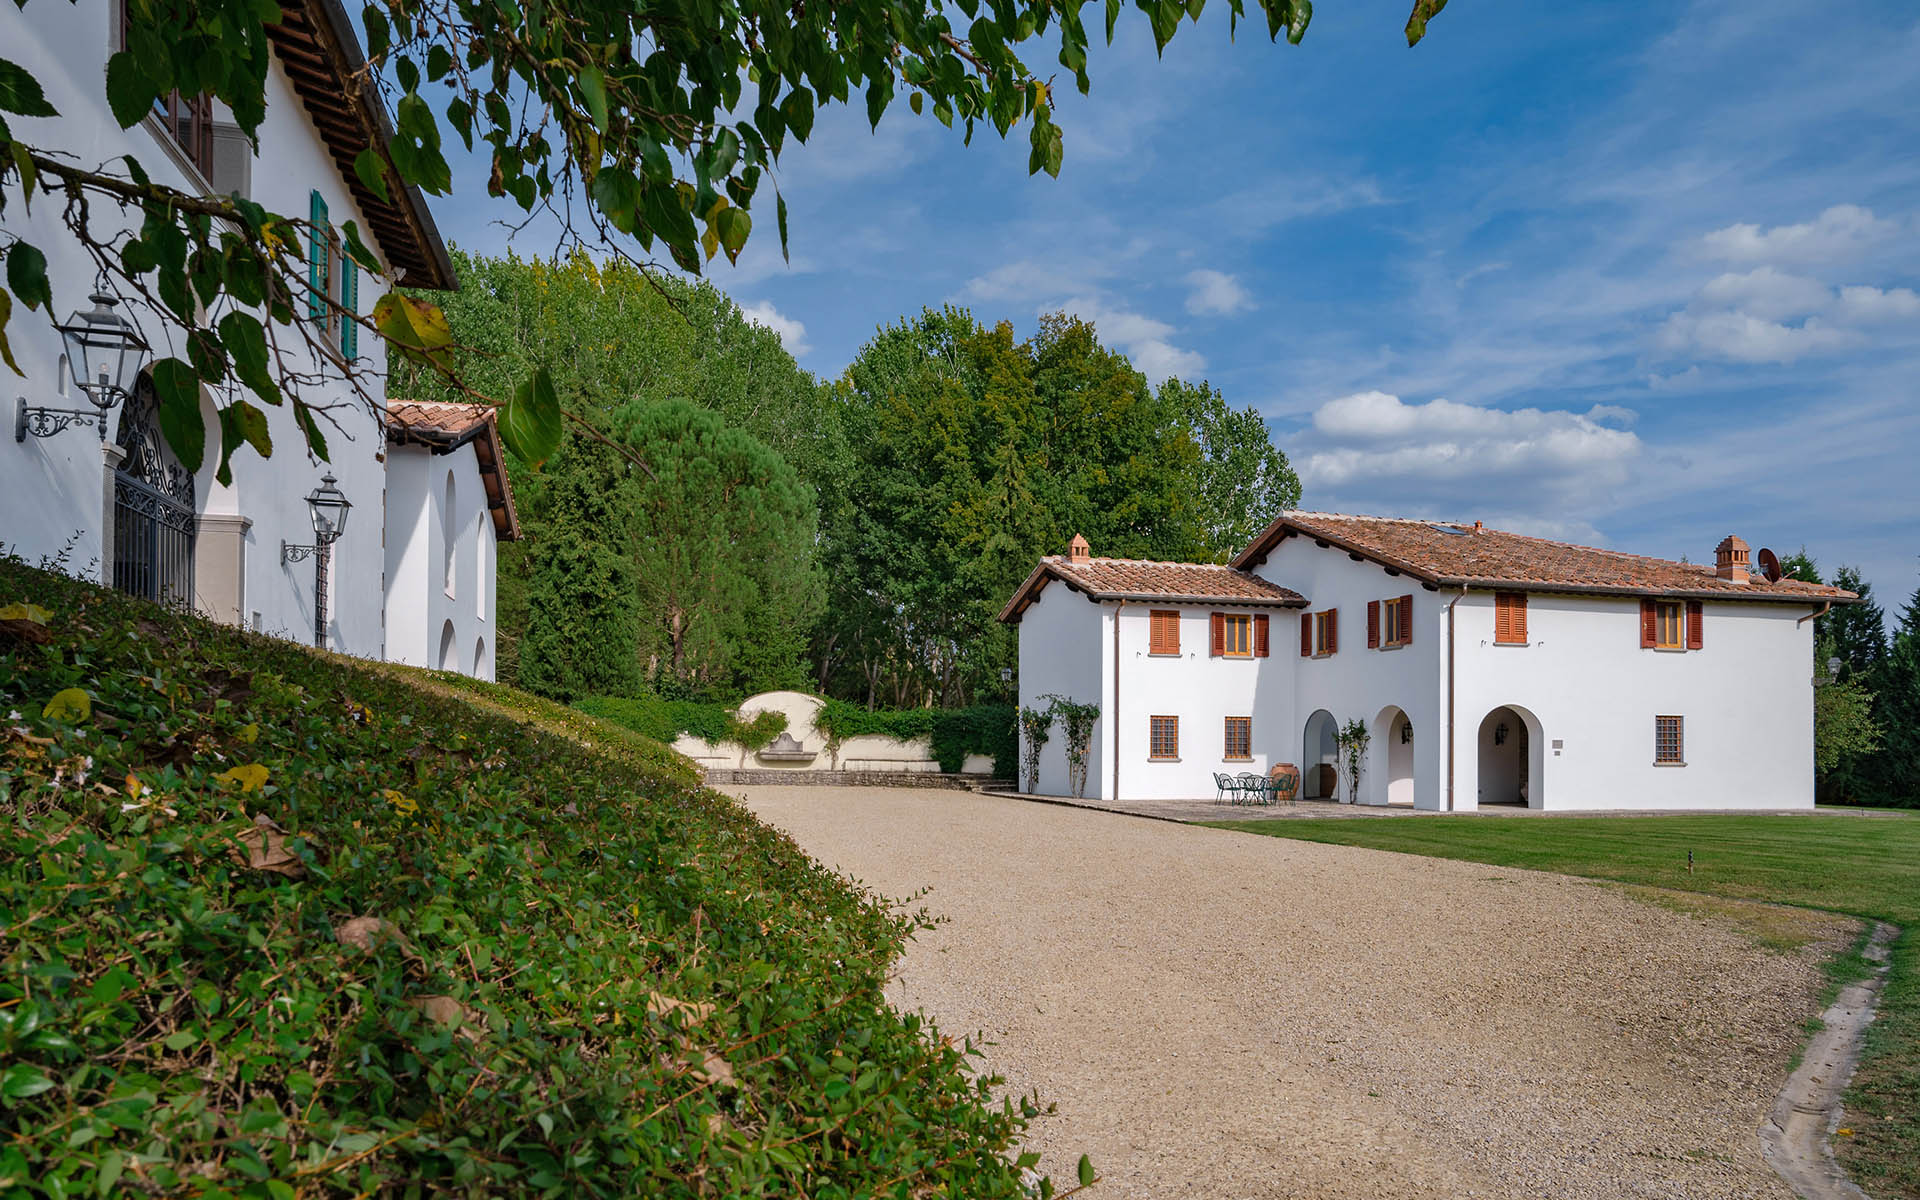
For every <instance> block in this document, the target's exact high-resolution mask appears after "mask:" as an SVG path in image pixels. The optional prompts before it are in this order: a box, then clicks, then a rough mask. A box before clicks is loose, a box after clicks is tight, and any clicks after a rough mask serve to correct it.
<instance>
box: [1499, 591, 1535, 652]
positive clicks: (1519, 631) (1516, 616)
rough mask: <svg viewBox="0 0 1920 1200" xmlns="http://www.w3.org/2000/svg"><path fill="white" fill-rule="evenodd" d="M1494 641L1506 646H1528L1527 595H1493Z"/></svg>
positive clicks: (1512, 593)
mask: <svg viewBox="0 0 1920 1200" xmlns="http://www.w3.org/2000/svg"><path fill="white" fill-rule="evenodd" d="M1493 640H1494V641H1495V642H1498V643H1501V644H1504V645H1520V646H1524V645H1526V644H1527V594H1526V593H1525V592H1495V593H1494V594H1493Z"/></svg>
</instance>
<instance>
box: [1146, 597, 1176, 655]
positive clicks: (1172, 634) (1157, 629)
mask: <svg viewBox="0 0 1920 1200" xmlns="http://www.w3.org/2000/svg"><path fill="white" fill-rule="evenodd" d="M1149 620H1150V632H1149V634H1148V637H1147V652H1148V653H1149V654H1178V653H1180V614H1179V613H1178V612H1174V611H1171V610H1168V609H1164V608H1157V609H1154V610H1153V613H1152V614H1151V617H1150V618H1149Z"/></svg>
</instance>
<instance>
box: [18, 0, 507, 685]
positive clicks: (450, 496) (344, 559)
mask: <svg viewBox="0 0 1920 1200" xmlns="http://www.w3.org/2000/svg"><path fill="white" fill-rule="evenodd" d="M123 13H124V9H123V5H122V4H121V3H119V2H118V0H109V2H107V3H86V4H34V5H29V6H27V7H26V8H25V9H20V8H16V7H0V45H4V46H5V47H6V52H5V53H6V57H7V58H9V59H12V60H14V61H16V62H19V63H20V64H22V65H23V66H25V67H26V68H27V69H28V70H29V71H31V72H32V73H33V74H34V76H35V77H36V78H38V79H39V80H40V82H41V84H42V85H43V86H44V88H45V89H46V93H47V99H48V100H49V102H50V103H51V104H52V105H53V106H54V108H55V109H57V110H58V111H59V113H60V116H58V117H48V118H27V117H20V116H15V115H13V114H8V121H9V122H10V123H11V124H12V127H13V128H14V130H15V131H16V132H17V133H18V135H19V136H21V137H22V138H25V139H28V140H30V141H32V142H34V143H36V144H38V145H42V146H54V147H58V148H60V149H61V150H63V151H65V152H67V153H70V154H72V155H73V156H75V158H77V159H78V160H79V161H80V162H82V163H84V164H87V165H90V166H91V165H93V164H99V163H107V164H111V163H112V161H113V160H114V159H116V158H118V157H119V156H122V155H128V154H131V155H133V156H134V157H135V158H137V159H138V160H139V162H140V163H141V165H142V166H143V167H144V168H145V170H146V171H147V172H148V174H149V175H150V176H152V178H153V179H154V180H155V181H156V182H162V183H166V184H169V185H171V186H174V187H176V188H180V189H182V190H185V191H188V192H197V193H202V194H219V195H224V194H229V193H235V192H237V193H239V194H241V195H242V196H244V197H247V198H250V199H252V200H255V201H257V202H258V203H260V204H262V205H264V206H266V207H267V208H268V209H270V210H272V211H275V212H281V213H287V214H293V215H297V216H301V217H310V218H312V219H313V220H315V221H319V222H326V223H330V224H332V225H333V226H334V227H335V228H336V229H337V228H338V227H339V226H340V225H341V224H342V223H343V222H345V221H347V220H349V219H351V220H355V221H357V222H358V225H359V228H360V229H361V230H363V231H365V233H366V234H367V235H368V237H367V242H368V245H369V247H370V248H371V249H372V250H373V251H374V252H375V254H376V255H377V256H378V257H379V258H380V260H381V263H382V266H383V267H384V268H385V270H384V277H381V276H374V275H370V274H368V273H367V272H364V271H361V270H359V269H358V268H357V267H356V266H355V265H354V264H353V263H352V262H351V261H349V260H347V259H346V258H345V256H344V255H343V254H341V253H339V252H338V250H337V249H330V248H328V247H326V246H324V245H322V246H320V247H317V248H316V250H317V251H318V252H319V254H320V255H321V259H322V260H323V261H322V262H321V264H320V266H319V267H318V268H316V269H317V270H318V271H319V272H320V277H321V278H323V279H324V280H325V281H326V287H327V289H328V292H329V294H330V295H331V296H333V297H334V298H335V299H336V300H338V301H339V302H340V303H342V304H343V305H346V306H348V307H351V308H354V309H356V310H357V311H359V312H362V313H367V312H370V311H371V310H372V308H373V306H374V304H375V303H376V302H377V301H378V300H379V299H380V297H381V295H382V293H383V292H384V291H385V290H386V288H387V287H388V286H389V283H390V282H393V283H399V284H404V285H407V286H410V287H421V288H433V289H442V290H446V289H452V288H454V287H455V286H456V285H457V281H456V280H455V279H454V276H453V268H452V265H451V263H450V262H449V260H448V256H447V251H446V247H445V245H444V244H443V243H442V241H441V238H440V235H439V233H438V231H437V230H436V228H435V226H434V222H433V217H432V214H431V213H430V212H429V211H428V209H427V206H426V203H425V200H424V199H423V198H422V197H421V195H420V194H419V192H418V191H417V190H415V189H412V188H401V187H397V186H396V187H391V188H390V189H389V194H390V197H391V198H390V199H389V200H382V199H380V198H379V197H378V196H377V195H375V194H374V193H373V192H372V191H371V190H370V189H368V188H367V187H366V185H365V184H363V183H362V182H361V181H360V180H359V178H358V176H357V175H356V174H355V172H354V169H353V162H354V159H355V157H356V156H357V155H358V154H359V153H360V152H361V151H362V150H363V149H365V148H366V147H367V146H369V145H373V146H375V147H384V146H385V145H386V144H387V143H388V141H389V140H390V138H391V136H392V126H391V122H390V120H389V117H388V114H387V112H386V110H385V109H384V107H383V106H382V105H381V103H380V101H379V98H378V96H377V95H375V94H374V93H373V92H371V91H370V90H368V89H364V88H362V87H361V86H360V85H359V83H358V81H357V79H356V78H355V73H356V72H358V71H359V70H360V69H361V68H363V67H364V65H365V61H364V58H363V56H362V53H361V49H360V45H359V41H358V37H357V34H356V33H355V30H354V25H353V21H352V19H351V18H350V17H348V15H347V13H346V10H345V9H344V8H343V7H342V6H341V4H340V3H339V0H285V2H284V3H283V4H282V17H283V19H282V21H281V22H280V23H279V24H277V25H271V26H268V33H269V38H270V41H271V43H272V47H273V54H272V57H271V62H270V66H269V71H268V77H267V86H266V98H267V104H266V117H265V120H264V121H263V122H262V124H261V126H260V130H259V149H258V151H257V153H256V152H255V150H254V148H253V146H252V145H250V144H249V143H248V141H247V139H246V137H245V136H244V135H243V134H242V133H241V132H240V130H239V128H238V127H237V126H235V125H234V124H233V123H232V120H231V114H229V113H228V112H226V111H225V110H224V108H223V107H222V106H221V105H220V104H218V103H217V102H213V101H211V100H209V99H206V98H197V99H182V98H178V97H176V98H175V99H174V100H173V101H171V102H170V103H169V105H168V106H167V109H166V111H164V112H163V111H159V110H156V111H155V112H154V113H152V114H150V115H149V116H148V117H147V118H146V119H145V120H143V121H142V122H141V123H140V124H139V125H136V126H134V127H133V128H131V129H124V130H123V129H121V128H120V126H119V123H118V122H117V121H115V120H114V118H113V116H112V113H111V112H110V110H109V109H108V107H107V102H106V93H105V84H104V79H105V67H106V62H107V59H108V57H109V55H111V54H112V53H113V52H114V51H115V50H117V49H118V48H119V47H120V45H121V42H122V39H123V32H122V21H123V20H124V19H125V18H124V15H123ZM60 211H61V206H60V204H59V202H58V198H57V197H54V196H46V197H43V198H40V199H39V200H38V202H37V203H36V204H35V205H34V206H33V210H32V213H31V215H29V214H28V212H27V210H26V208H25V206H23V205H21V204H19V203H17V202H16V203H11V204H9V205H7V207H6V210H5V212H4V214H3V215H0V227H4V228H5V229H6V230H7V231H8V232H10V233H16V234H18V235H20V236H21V237H24V238H27V239H28V240H30V241H32V242H33V243H34V244H35V245H37V246H38V247H40V248H41V249H42V250H43V251H45V252H46V254H47V260H48V268H47V271H48V277H49V280H50V281H51V283H52V286H53V293H54V300H55V303H56V304H57V305H58V310H57V311H56V312H55V313H53V314H50V315H43V314H41V313H38V312H28V311H26V310H25V309H24V307H22V306H18V305H16V306H15V308H14V311H13V316H12V320H11V321H10V322H9V324H8V327H7V333H8V337H9V340H10V342H11V345H12V350H13V354H14V356H15V358H16V359H17V360H18V361H19V364H20V368H21V370H22V371H23V372H24V373H25V378H24V379H22V378H19V377H16V376H14V375H12V374H11V373H10V372H8V373H0V379H6V380H11V381H12V384H13V387H12V389H11V391H10V392H8V393H5V394H4V395H3V396H0V398H4V399H5V400H6V401H7V406H6V416H7V418H8V421H7V425H8V427H9V430H10V432H11V433H12V434H13V436H11V437H4V438H0V548H4V550H5V551H7V552H9V553H12V554H17V555H19V556H20V557H21V558H23V559H25V560H26V561H27V562H29V563H38V562H43V561H44V562H50V563H54V564H57V565H59V566H61V567H62V568H63V569H64V570H66V571H67V572H69V573H70V574H74V575H78V576H82V577H85V578H91V579H97V580H99V581H100V582H102V583H105V584H109V585H112V586H116V587H119V588H121V589H122V590H125V591H129V592H133V593H135V594H139V595H144V596H147V597H148V598H151V599H153V600H156V601H159V602H163V603H171V604H176V605H181V606H190V607H192V608H193V609H195V610H196V611H198V612H200V613H202V614H204V615H206V616H209V617H212V618H215V619H217V620H221V621H225V622H227V623H229V624H234V625H242V626H245V627H247V628H250V629H254V630H257V631H261V632H265V633H271V634H278V635H280V636H284V637H288V638H293V639H296V640H300V641H308V642H314V643H316V644H320V645H324V646H327V647H329V648H331V649H334V650H338V651H342V652H344V653H348V654H354V655H359V656H362V657H366V658H374V659H393V660H396V661H401V662H408V663H417V664H420V665H425V666H432V667H440V668H445V669H449V670H456V671H461V672H465V673H468V674H473V675H478V676H480V677H482V678H489V679H490V678H492V675H493V650H494V635H493V631H492V621H493V617H494V614H493V586H494V584H493V569H494V562H495V549H496V541H497V540H498V539H501V538H512V537H515V536H517V531H518V525H517V522H516V521H515V518H514V512H513V501H512V497H511V495H510V493H509V492H508V489H507V480H506V474H505V469H504V461H503V458H502V455H501V450H500V443H499V436H498V432H497V429H496V427H495V425H494V418H493V414H492V411H491V410H489V409H486V408H484V407H477V406H466V405H414V404H394V405H391V406H387V405H384V404H383V405H381V406H379V407H375V406H373V405H369V404H367V403H366V402H364V401H363V400H361V399H359V398H358V397H356V395H355V393H354V391H353V389H352V387H351V385H350V384H349V382H348V380H347V378H346V375H345V373H344V370H343V366H344V364H346V363H349V362H351V363H352V364H353V365H354V368H355V370H356V371H357V372H358V373H359V375H360V377H361V379H362V381H363V383H364V385H365V386H366V388H367V391H368V392H369V393H370V394H371V395H374V396H381V395H383V394H384V392H385V350H384V347H383V346H382V345H380V344H379V343H377V342H374V343H373V344H370V345H363V344H362V343H361V341H360V339H359V337H358V330H357V329H355V328H354V327H353V326H352V325H350V324H347V323H344V322H334V323H332V324H331V325H330V326H329V327H328V328H327V329H326V330H325V331H324V339H325V340H326V342H327V352H326V353H325V354H322V355H319V356H315V357H314V358H310V357H306V352H305V351H304V350H301V349H298V348H294V349H292V350H290V351H289V352H290V353H294V354H298V355H301V356H302V359H301V362H300V363H299V369H300V370H302V371H303V372H309V373H312V374H314V375H318V376H321V377H323V380H324V382H322V383H321V384H320V385H319V386H318V387H306V388H304V389H303V395H304V397H305V398H306V399H307V400H308V401H309V402H310V403H313V404H315V405H332V406H333V407H332V408H331V410H330V412H329V416H331V417H332V418H333V420H334V422H335V423H336V424H335V425H323V429H324V432H325V436H326V438H327V442H328V449H329V455H330V461H327V462H321V461H319V460H318V459H316V458H314V457H312V456H311V455H310V454H309V452H308V450H307V446H306V439H305V437H304V436H303V434H302V431H301V430H300V429H299V428H298V426H297V425H296V424H295V420H294V415H293V412H292V410H291V406H289V405H279V406H275V405H268V404H260V405H258V407H259V408H261V410H262V411H263V412H264V413H265V415H266V418H267V423H268V432H269V434H270V437H271V440H272V446H273V454H272V456H271V457H270V458H262V457H260V456H259V455H258V454H257V453H255V452H254V451H253V450H251V449H246V448H243V449H241V450H239V451H238V452H236V453H235V454H234V456H233V462H232V483H231V484H230V485H226V486H223V485H221V484H220V483H218V482H217V481H216V480H215V478H214V472H215V469H216V467H217V466H218V460H219V441H220V437H219V433H218V430H219V422H218V419H217V416H216V412H217V410H218V409H219V408H221V407H224V405H225V404H226V403H227V398H226V397H224V396H221V395H216V394H214V393H213V392H212V391H211V390H209V389H205V388H203V390H202V397H201V411H202V419H203V421H204V423H205V425H206V427H207V429H208V430H209V431H210V437H209V443H210V444H209V447H208V450H207V453H206V461H205V463H204V464H203V466H202V468H201V469H200V470H199V471H198V472H197V473H194V472H188V471H186V470H184V469H183V468H182V466H181V464H180V461H179V459H178V458H177V457H176V456H175V455H174V453H173V451H172V449H171V448H170V447H169V446H168V445H167V444H166V441H165V439H164V437H163V436H162V435H161V434H160V431H159V427H158V424H157V423H156V421H155V419H154V415H153V408H154V404H153V390H152V385H151V383H149V382H148V381H147V380H146V377H145V376H144V375H143V376H141V377H140V378H139V379H138V380H137V381H136V382H135V383H134V384H133V386H132V387H131V388H130V389H129V391H130V395H128V397H127V398H126V399H125V400H124V401H122V402H120V403H118V404H116V405H114V406H113V407H111V408H109V409H107V410H106V411H105V413H104V414H101V413H100V412H99V410H97V409H95V408H94V407H93V406H92V405H91V404H90V403H89V401H88V397H87V396H86V395H85V394H83V393H82V392H81V391H80V390H79V389H78V388H77V387H75V386H73V384H72V383H71V381H70V379H69V371H68V369H67V362H66V357H65V354H64V353H63V350H64V343H63V339H62V337H61V335H60V333H59V331H58V330H56V329H55V328H54V325H53V321H54V320H56V319H59V318H63V317H64V316H65V315H66V314H67V312H68V311H70V310H73V309H75V308H76V306H78V307H79V308H81V309H85V308H86V307H87V304H88V301H87V300H86V297H87V296H88V294H89V293H90V292H92V291H94V278H95V275H94V267H93V264H92V262H91V261H90V260H89V259H88V257H87V256H86V254H85V253H84V252H83V251H82V250H81V248H80V247H79V245H78V244H77V242H76V241H75V239H74V238H73V237H72V236H71V235H70V234H69V233H68V232H67V231H66V230H65V229H64V228H62V226H61V220H60ZM137 220H138V213H137V212H135V213H134V215H133V217H132V218H131V219H129V218H128V217H126V216H125V215H123V214H120V213H117V212H116V211H115V210H113V209H112V208H110V207H109V206H106V205H101V204H95V205H94V208H93V230H92V232H93V235H94V236H95V237H96V238H99V239H101V240H106V239H107V238H108V237H110V236H111V235H112V234H113V233H114V232H115V228H114V222H116V221H119V222H128V224H127V227H128V228H129V229H132V228H134V227H135V225H134V224H133V223H132V222H137ZM126 308H127V306H125V305H121V306H119V309H118V311H119V312H120V313H121V314H122V315H126ZM49 317H50V318H51V319H49ZM314 319H316V320H325V319H326V318H325V316H324V315H322V316H320V317H316V318H314ZM148 324H149V325H152V324H153V322H151V321H149V322H148ZM144 334H145V337H146V339H147V341H148V342H149V343H151V344H152V345H153V351H152V353H153V355H154V356H155V357H166V356H169V355H174V354H180V353H183V351H182V350H181V349H180V347H179V346H178V345H177V343H178V341H179V338H178V334H177V331H170V330H162V329H159V328H147V329H145V330H144ZM369 340H371V339H369ZM169 342H172V343H175V344H174V345H172V346H170V345H169ZM315 358H318V359H319V360H321V361H316V360H315ZM63 411H64V412H65V413H66V414H67V416H68V418H75V417H77V418H78V419H62V418H61V417H60V414H61V413H62V412H63ZM323 486H330V487H331V488H332V489H333V491H334V492H336V493H337V494H338V496H339V497H341V498H343V499H344V500H345V501H346V503H347V504H349V505H350V506H351V507H350V508H349V509H347V511H346V522H345V525H344V527H343V529H342V532H341V536H340V537H339V538H338V540H336V541H334V542H332V543H331V545H330V546H329V548H328V553H327V555H326V556H325V557H326V559H327V577H326V580H325V588H324V597H325V599H324V603H322V601H321V595H322V588H321V583H322V580H321V577H320V573H319V562H320V559H321V557H322V556H321V555H319V554H317V553H314V552H313V551H312V549H311V547H312V546H313V545H314V544H315V543H316V542H317V541H318V540H319V539H317V538H316V535H315V527H314V524H313V510H312V508H311V506H310V504H309V496H313V495H329V496H330V495H331V494H330V493H322V492H321V488H322V487H323Z"/></svg>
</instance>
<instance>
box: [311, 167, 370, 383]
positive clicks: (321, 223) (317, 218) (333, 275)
mask: <svg viewBox="0 0 1920 1200" xmlns="http://www.w3.org/2000/svg"><path fill="white" fill-rule="evenodd" d="M307 219H308V224H309V228H308V230H307V287H308V292H307V317H308V319H309V320H311V321H313V322H314V323H315V324H316V325H319V326H321V327H322V328H324V329H325V330H326V336H325V340H326V342H327V343H328V344H329V345H332V346H337V347H339V350H340V353H341V354H343V355H345V356H346V357H347V358H349V359H352V358H356V357H358V356H359V353H360V327H359V326H358V325H356V324H354V323H353V322H352V321H351V320H348V319H346V317H345V315H344V314H347V313H353V314H357V313H359V311H360V269H359V268H358V267H356V266H354V264H353V260H352V259H350V258H348V257H347V256H346V254H345V252H344V251H342V250H341V249H340V235H339V234H337V233H335V232H334V230H333V226H332V224H331V223H329V221H328V219H327V199H326V197H325V196H322V195H321V194H320V193H319V192H317V191H315V192H313V193H311V194H310V195H309V197H308V212H307Z"/></svg>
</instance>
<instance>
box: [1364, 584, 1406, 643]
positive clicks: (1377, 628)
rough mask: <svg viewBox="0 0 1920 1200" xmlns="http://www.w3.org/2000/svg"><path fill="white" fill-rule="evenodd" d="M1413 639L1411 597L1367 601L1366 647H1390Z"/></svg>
mask: <svg viewBox="0 0 1920 1200" xmlns="http://www.w3.org/2000/svg"><path fill="white" fill-rule="evenodd" d="M1412 641H1413V597H1412V596H1397V597H1395V598H1394V599H1392V600H1369V601H1368V602H1367V647H1368V648H1369V649H1392V648H1394V647H1396V646H1405V645H1409V644H1411V643H1412Z"/></svg>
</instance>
